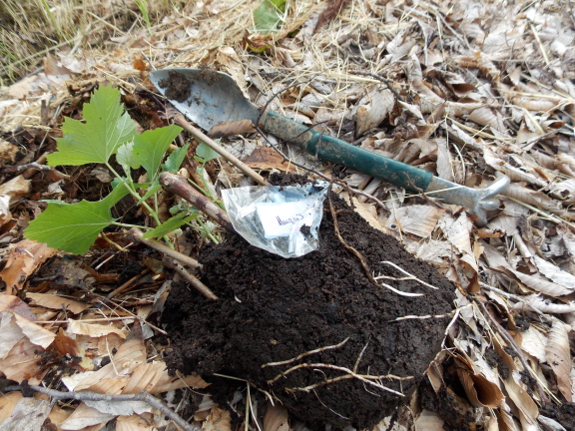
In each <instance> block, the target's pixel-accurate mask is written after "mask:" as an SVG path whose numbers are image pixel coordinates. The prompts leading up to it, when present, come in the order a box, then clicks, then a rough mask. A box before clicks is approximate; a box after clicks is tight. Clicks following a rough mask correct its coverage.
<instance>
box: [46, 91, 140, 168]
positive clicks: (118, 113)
mask: <svg viewBox="0 0 575 431" xmlns="http://www.w3.org/2000/svg"><path fill="white" fill-rule="evenodd" d="M123 111H124V107H123V106H122V104H121V103H120V92H119V91H118V90H116V89H114V88H112V87H103V86H102V87H100V88H99V89H98V90H96V91H95V92H94V95H93V96H92V99H91V101H90V103H86V104H85V105H84V119H85V120H86V122H85V123H81V122H80V121H77V120H73V119H72V118H66V120H65V121H64V124H63V126H62V131H63V132H64V137H63V138H60V139H57V142H58V151H57V152H55V153H52V154H50V155H48V156H47V159H48V163H49V164H50V165H52V166H55V165H70V166H79V165H85V164H87V163H106V162H107V161H108V159H109V158H110V156H111V155H112V154H114V153H115V152H116V151H117V150H118V147H119V146H120V145H122V144H123V143H125V142H128V141H130V140H131V139H132V138H133V137H134V135H135V133H136V125H135V124H134V122H133V121H132V119H131V118H130V116H129V115H128V114H127V113H124V114H123V115H122V112H123Z"/></svg>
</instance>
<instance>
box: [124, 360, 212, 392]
mask: <svg viewBox="0 0 575 431" xmlns="http://www.w3.org/2000/svg"><path fill="white" fill-rule="evenodd" d="M208 386H209V383H206V382H205V381H204V380H203V379H202V378H201V377H200V376H198V375H197V374H195V373H193V374H192V375H189V376H182V377H180V376H178V375H176V376H170V375H169V374H168V367H167V365H166V363H165V362H163V361H161V362H152V363H149V364H142V365H138V366H137V367H136V368H135V369H134V371H133V372H132V374H131V376H130V378H129V380H128V381H127V382H126V385H125V387H124V389H123V390H122V393H123V394H137V393H138V392H141V391H147V392H149V393H151V394H157V393H160V392H168V391H171V390H174V389H180V388H183V387H191V388H194V389H203V388H206V387H208Z"/></svg>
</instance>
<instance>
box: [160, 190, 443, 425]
mask: <svg viewBox="0 0 575 431" xmlns="http://www.w3.org/2000/svg"><path fill="white" fill-rule="evenodd" d="M331 200H332V203H333V205H334V207H335V211H336V212H337V217H338V220H337V223H338V226H339V231H340V234H341V236H342V237H343V238H344V239H345V241H346V243H348V244H349V245H350V246H351V247H353V248H354V249H355V250H357V251H358V252H359V253H360V254H361V255H362V256H363V258H364V259H365V262H366V263H367V264H368V265H369V268H370V269H371V270H373V271H374V272H375V275H376V276H377V275H385V276H388V277H395V278H397V279H400V278H402V279H403V280H401V281H398V280H393V279H390V278H386V280H385V281H386V283H387V284H390V285H393V287H394V288H396V289H398V290H401V291H404V292H411V293H415V292H417V293H425V296H422V297H404V296H400V295H398V294H396V293H394V292H392V291H390V290H388V289H386V288H381V289H380V288H377V287H376V286H374V284H373V283H372V282H370V280H369V279H368V277H367V276H366V273H365V270H364V267H363V266H362V263H361V262H360V261H359V259H358V257H357V256H356V255H355V254H354V253H351V252H350V251H349V250H348V249H346V248H345V247H344V246H343V245H342V243H341V241H340V239H339V238H338V236H337V234H336V232H335V229H334V221H333V219H332V212H331V211H330V209H329V206H328V204H327V203H326V205H325V207H324V218H323V222H322V225H321V228H320V241H321V246H320V249H319V250H317V251H315V252H312V253H310V254H308V255H306V256H303V257H301V258H297V259H283V258H281V257H279V256H276V255H273V254H270V253H268V252H265V251H263V250H260V249H257V248H255V247H252V246H250V245H249V244H247V243H246V242H245V241H244V240H243V239H242V238H241V237H239V236H235V235H234V236H231V237H230V238H229V239H228V240H227V241H226V242H224V243H222V244H219V245H215V246H210V247H208V248H207V249H206V250H204V252H203V253H202V255H201V256H200V260H201V261H202V263H203V264H204V270H205V277H204V280H203V281H204V282H205V283H206V284H207V285H208V286H209V287H210V288H211V289H213V291H214V293H215V294H216V295H217V296H218V297H219V298H220V300H219V301H215V302H210V301H206V300H204V299H203V298H201V297H200V296H199V295H197V294H196V293H193V292H190V291H189V290H187V289H186V288H184V287H181V288H178V287H177V286H176V287H175V288H174V289H173V290H172V293H171V294H170V298H169V299H168V302H167V305H166V311H165V313H164V323H165V325H166V329H167V330H168V332H169V333H170V336H171V337H172V347H173V351H172V353H171V354H170V356H169V357H168V361H167V362H168V365H169V366H170V367H171V369H178V370H179V371H182V372H184V373H187V372H191V371H197V372H198V373H200V374H201V375H202V376H203V377H205V378H206V379H208V380H210V376H213V375H214V373H217V374H219V375H227V376H232V377H237V378H241V379H245V380H248V381H250V383H251V384H252V385H253V386H255V387H256V388H258V389H260V390H262V391H266V392H267V393H268V394H270V395H271V396H272V397H274V398H276V400H279V402H281V403H283V404H284V405H285V406H286V407H287V408H288V409H289V411H290V412H291V413H292V414H293V415H295V416H296V417H297V418H299V419H300V420H302V421H304V422H305V423H307V424H308V425H309V426H311V427H312V429H320V428H322V429H323V427H324V426H325V423H326V422H327V423H331V424H333V425H335V426H336V427H342V428H343V427H345V426H348V425H352V426H354V427H356V428H365V427H371V426H373V425H375V424H376V423H377V422H379V421H380V420H381V419H382V418H383V417H385V416H387V415H389V414H391V413H392V412H393V410H394V409H395V408H396V406H398V405H399V404H401V403H403V402H405V401H407V400H408V398H409V395H410V393H411V391H413V390H414V389H415V387H416V385H417V384H418V382H419V381H420V380H421V379H422V377H423V373H424V372H425V370H426V368H427V366H428V364H429V363H430V362H431V360H432V359H433V358H434V356H435V355H436V353H437V352H438V351H439V349H440V346H441V342H442V340H443V338H444V331H445V327H446V325H447V324H448V321H449V320H448V319H428V320H425V319H423V320H422V319H409V320H403V321H400V322H394V323H390V321H392V320H394V319H396V318H398V317H401V316H405V315H438V314H444V313H449V312H450V311H451V309H452V306H451V302H452V300H453V291H454V287H453V285H452V284H451V283H450V282H449V281H448V280H447V279H446V278H445V277H443V276H441V275H440V274H439V273H438V272H437V271H436V270H435V269H434V268H432V267H431V266H430V265H428V264H426V263H424V262H422V261H419V260H418V259H416V258H415V257H414V256H412V255H411V254H410V253H408V252H407V251H405V250H404V249H403V247H402V246H401V245H400V244H399V243H398V242H397V241H396V240H395V239H394V238H392V237H390V236H387V235H384V234H383V233H381V232H379V231H376V230H374V229H373V228H372V227H370V226H369V225H368V224H367V223H366V222H365V221H364V220H363V219H362V218H361V217H360V216H359V215H358V214H356V213H355V212H353V211H349V207H348V206H347V204H345V202H343V201H342V200H341V199H338V198H337V197H336V196H332V198H331ZM343 209H347V210H344V211H339V210H343ZM383 261H389V262H393V263H394V264H395V265H397V266H399V267H401V268H403V269H404V270H406V271H408V272H409V273H411V274H412V275H414V276H415V277H417V278H418V279H420V280H422V281H424V282H426V283H429V284H431V285H433V286H436V287H438V288H439V289H438V290H433V289H430V288H428V287H426V286H424V285H422V284H421V283H420V282H418V281H415V280H413V279H407V280H406V279H405V278H406V277H405V274H404V273H401V272H400V271H398V270H397V269H396V268H394V267H393V266H391V265H384V264H382V263H381V262H383ZM277 362H280V363H279V364H277ZM212 382H213V385H212V386H211V387H210V392H211V393H212V394H213V395H214V397H215V398H217V399H218V402H225V400H226V398H227V399H231V396H232V395H233V392H234V391H235V388H237V386H233V385H234V383H232V380H225V379H221V378H213V379H212ZM236 383H237V382H236ZM244 385H245V384H244ZM232 386H233V387H232Z"/></svg>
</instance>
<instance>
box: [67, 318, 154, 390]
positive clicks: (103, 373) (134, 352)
mask: <svg viewBox="0 0 575 431" xmlns="http://www.w3.org/2000/svg"><path fill="white" fill-rule="evenodd" d="M144 363H146V346H145V344H144V339H143V336H142V330H141V328H140V326H139V325H134V328H133V329H132V332H130V335H129V336H128V338H127V340H126V341H125V342H124V343H123V344H122V345H121V346H120V348H119V349H118V351H117V352H116V354H115V355H114V357H113V358H111V362H110V363H109V364H107V365H105V366H103V367H102V368H100V369H99V370H98V371H96V372H94V373H92V374H90V375H88V376H87V377H85V378H84V379H83V380H82V381H80V383H78V385H77V386H76V387H75V390H77V391H78V390H82V389H88V388H92V390H96V388H97V387H102V388H103V389H102V390H103V391H106V392H105V393H119V392H118V391H121V390H122V388H123V387H124V385H125V383H126V382H127V377H126V376H128V375H129V373H131V372H132V371H133V370H134V369H135V368H136V367H137V366H138V365H140V364H144ZM120 378H123V379H124V380H121V381H120V380H117V381H116V379H120ZM106 379H110V382H104V380H106ZM110 385H112V386H113V387H114V388H115V389H114V391H115V392H108V391H107V389H105V388H106V387H110ZM98 392H100V391H98Z"/></svg>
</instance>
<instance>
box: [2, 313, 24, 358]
mask: <svg viewBox="0 0 575 431" xmlns="http://www.w3.org/2000/svg"><path fill="white" fill-rule="evenodd" d="M0 319H2V320H1V321H0V359H4V358H5V357H6V356H7V355H8V353H10V350H12V348H13V347H14V346H15V345H16V343H17V342H18V341H20V340H21V339H22V337H24V333H23V332H22V330H21V329H20V327H19V326H18V325H16V318H15V317H14V314H13V313H11V312H9V311H2V313H0Z"/></svg>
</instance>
